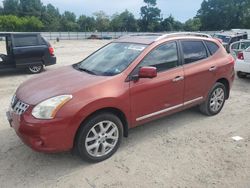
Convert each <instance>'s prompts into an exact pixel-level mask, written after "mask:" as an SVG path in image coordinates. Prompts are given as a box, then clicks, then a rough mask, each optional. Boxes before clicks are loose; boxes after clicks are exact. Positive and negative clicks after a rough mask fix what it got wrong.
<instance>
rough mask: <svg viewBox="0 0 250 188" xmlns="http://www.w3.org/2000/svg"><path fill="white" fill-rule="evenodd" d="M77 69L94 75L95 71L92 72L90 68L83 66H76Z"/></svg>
mask: <svg viewBox="0 0 250 188" xmlns="http://www.w3.org/2000/svg"><path fill="white" fill-rule="evenodd" d="M78 69H79V70H80V71H84V72H87V73H89V74H93V75H96V73H94V72H93V71H91V70H88V69H85V68H82V67H80V66H79V67H78Z"/></svg>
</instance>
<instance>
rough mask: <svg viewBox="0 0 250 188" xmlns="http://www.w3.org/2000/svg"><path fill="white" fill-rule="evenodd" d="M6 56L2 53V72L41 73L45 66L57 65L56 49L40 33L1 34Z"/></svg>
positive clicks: (0, 68) (0, 65)
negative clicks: (21, 70) (23, 70)
mask: <svg viewBox="0 0 250 188" xmlns="http://www.w3.org/2000/svg"><path fill="white" fill-rule="evenodd" d="M0 39H2V40H5V42H6V54H3V53H1V52H0V71H6V70H12V69H25V70H27V71H28V72H29V73H32V74H36V73H40V72H41V71H42V70H43V68H44V66H49V65H54V64H56V57H55V55H54V49H53V48H52V47H51V45H50V43H49V42H47V41H46V40H45V39H44V38H43V37H42V36H41V35H40V33H0Z"/></svg>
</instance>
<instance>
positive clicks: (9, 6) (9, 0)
mask: <svg viewBox="0 0 250 188" xmlns="http://www.w3.org/2000/svg"><path fill="white" fill-rule="evenodd" d="M2 11H3V12H2V13H3V14H5V15H10V14H12V15H18V13H19V0H4V1H3V10H2Z"/></svg>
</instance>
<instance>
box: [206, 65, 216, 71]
mask: <svg viewBox="0 0 250 188" xmlns="http://www.w3.org/2000/svg"><path fill="white" fill-rule="evenodd" d="M216 69H217V67H216V66H213V67H211V68H210V69H208V70H209V71H210V72H213V71H215V70H216Z"/></svg>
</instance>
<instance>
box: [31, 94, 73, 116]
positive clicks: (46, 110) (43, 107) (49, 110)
mask: <svg viewBox="0 0 250 188" xmlns="http://www.w3.org/2000/svg"><path fill="white" fill-rule="evenodd" d="M71 99H72V95H60V96H56V97H53V98H50V99H47V100H45V101H43V102H41V103H39V104H38V105H36V106H35V108H33V110H32V115H33V116H34V117H35V118H37V119H53V118H54V117H55V116H56V113H57V112H58V110H60V108H62V106H63V105H64V104H65V103H66V102H68V101H69V100H71Z"/></svg>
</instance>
